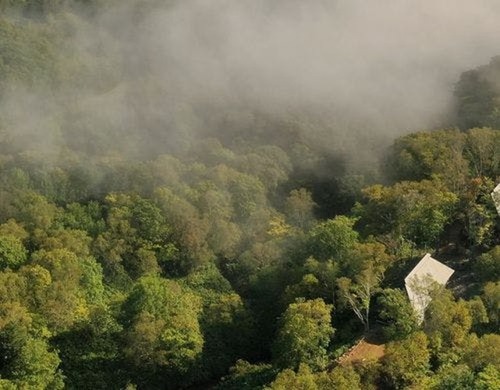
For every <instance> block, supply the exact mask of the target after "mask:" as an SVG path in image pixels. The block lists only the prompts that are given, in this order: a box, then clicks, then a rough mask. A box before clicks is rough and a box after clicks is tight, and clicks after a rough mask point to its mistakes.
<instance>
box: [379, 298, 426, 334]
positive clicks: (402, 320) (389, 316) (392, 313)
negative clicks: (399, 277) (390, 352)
mask: <svg viewBox="0 0 500 390" xmlns="http://www.w3.org/2000/svg"><path fill="white" fill-rule="evenodd" d="M377 301H378V304H379V305H380V311H379V317H380V319H381V320H382V321H383V322H384V328H383V329H384V334H385V336H386V337H387V339H389V340H401V339H404V338H406V337H408V336H409V335H410V334H412V333H413V332H415V331H416V330H417V329H418V319H417V316H416V314H415V312H414V310H413V307H412V306H411V305H410V302H409V300H408V298H407V297H406V294H405V293H404V292H403V291H401V290H398V289H385V290H384V291H383V294H382V295H381V296H379V298H378V299H377Z"/></svg>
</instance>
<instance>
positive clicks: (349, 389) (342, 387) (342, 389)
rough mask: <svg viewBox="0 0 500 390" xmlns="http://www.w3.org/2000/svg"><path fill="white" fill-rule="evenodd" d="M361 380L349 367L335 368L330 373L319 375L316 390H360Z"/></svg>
mask: <svg viewBox="0 0 500 390" xmlns="http://www.w3.org/2000/svg"><path fill="white" fill-rule="evenodd" d="M360 380H361V378H360V376H359V375H358V373H357V372H356V371H355V370H354V369H353V368H352V367H351V366H337V367H335V368H334V369H333V370H331V371H330V372H322V373H319V374H318V376H317V378H316V383H317V385H318V389H321V390H327V389H337V390H361V389H362V388H363V387H362V385H361V381H360Z"/></svg>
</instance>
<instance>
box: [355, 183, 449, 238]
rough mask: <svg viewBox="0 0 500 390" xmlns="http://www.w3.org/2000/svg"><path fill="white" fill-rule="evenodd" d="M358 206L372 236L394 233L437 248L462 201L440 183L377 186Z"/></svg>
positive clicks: (365, 193)
mask: <svg viewBox="0 0 500 390" xmlns="http://www.w3.org/2000/svg"><path fill="white" fill-rule="evenodd" d="M363 192H364V195H365V197H366V202H365V203H364V204H363V205H358V207H357V209H356V213H357V214H358V215H359V216H360V217H361V219H360V222H359V223H360V225H361V226H363V228H364V229H365V231H366V232H367V233H370V234H387V233H389V234H392V235H393V236H395V237H404V238H405V239H409V240H411V241H413V242H415V243H417V244H419V245H424V246H425V245H433V244H435V243H436V241H437V240H438V238H439V236H440V235H441V233H442V232H443V230H444V228H445V226H446V225H447V224H448V223H450V222H451V220H452V217H453V214H454V211H455V207H456V205H457V202H458V198H457V196H456V195H455V194H453V193H452V192H450V191H448V190H447V189H446V187H444V185H443V184H442V183H441V182H439V181H429V180H423V181H421V182H400V183H397V184H395V185H394V186H391V187H384V186H382V185H375V186H372V187H368V188H367V189H365V190H364V191H363Z"/></svg>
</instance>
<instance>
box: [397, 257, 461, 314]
mask: <svg viewBox="0 0 500 390" xmlns="http://www.w3.org/2000/svg"><path fill="white" fill-rule="evenodd" d="M453 272H455V271H454V270H452V269H451V268H450V267H447V266H446V265H444V264H443V263H440V262H439V261H437V260H436V259H433V258H432V257H431V255H430V254H429V253H427V254H426V255H425V256H424V257H423V258H422V260H420V261H419V263H418V264H417V265H416V266H415V268H413V269H412V271H411V272H410V273H409V274H408V276H407V277H406V278H405V287H406V291H407V293H408V297H409V298H410V303H411V305H412V306H413V308H414V309H415V311H416V312H417V315H418V317H419V319H420V321H422V320H423V319H424V312H425V308H426V307H427V305H428V304H429V302H430V301H431V298H430V295H429V294H430V290H431V289H432V284H434V283H439V284H441V285H445V284H446V282H447V281H448V279H450V277H451V275H452V274H453Z"/></svg>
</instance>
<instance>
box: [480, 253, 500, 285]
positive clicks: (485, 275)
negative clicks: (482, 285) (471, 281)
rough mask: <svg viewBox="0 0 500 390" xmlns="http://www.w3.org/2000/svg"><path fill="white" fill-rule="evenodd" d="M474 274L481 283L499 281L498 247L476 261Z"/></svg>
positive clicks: (499, 259) (499, 262)
mask: <svg viewBox="0 0 500 390" xmlns="http://www.w3.org/2000/svg"><path fill="white" fill-rule="evenodd" d="M475 271H476V272H475V274H476V275H477V276H478V278H479V280H481V281H493V282H494V281H497V280H499V279H500V245H497V246H496V247H494V248H493V249H491V250H490V251H489V252H486V253H483V254H482V255H481V256H479V258H478V259H477V263H476V265H475Z"/></svg>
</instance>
